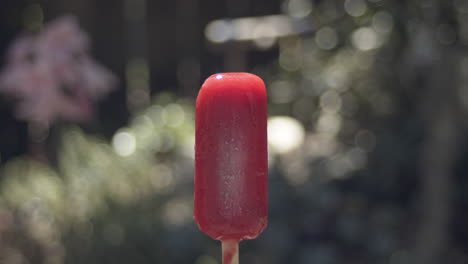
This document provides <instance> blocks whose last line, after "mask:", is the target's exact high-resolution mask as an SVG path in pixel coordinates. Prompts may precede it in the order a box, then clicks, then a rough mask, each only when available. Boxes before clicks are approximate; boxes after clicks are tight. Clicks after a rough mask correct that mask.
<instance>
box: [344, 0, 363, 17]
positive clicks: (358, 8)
mask: <svg viewBox="0 0 468 264" xmlns="http://www.w3.org/2000/svg"><path fill="white" fill-rule="evenodd" d="M344 8H345V11H346V13H348V14H349V15H350V16H353V17H358V16H362V15H364V14H365V13H366V10H367V5H366V2H364V0H346V1H345V3H344Z"/></svg>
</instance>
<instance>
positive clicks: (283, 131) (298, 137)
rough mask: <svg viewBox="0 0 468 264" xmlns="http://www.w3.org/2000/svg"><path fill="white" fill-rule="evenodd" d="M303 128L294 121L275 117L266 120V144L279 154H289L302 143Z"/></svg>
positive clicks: (284, 117)
mask: <svg viewBox="0 0 468 264" xmlns="http://www.w3.org/2000/svg"><path fill="white" fill-rule="evenodd" d="M304 136H305V132H304V127H303V126H302V124H301V123H300V122H299V121H297V120H296V119H294V118H292V117H288V116H275V117H271V118H269V119H268V143H269V144H270V146H271V149H272V150H273V151H274V152H276V153H279V154H283V153H287V152H290V151H292V150H294V149H296V148H298V147H299V146H300V145H301V144H302V143H303V142H304Z"/></svg>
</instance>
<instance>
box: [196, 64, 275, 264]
mask: <svg viewBox="0 0 468 264" xmlns="http://www.w3.org/2000/svg"><path fill="white" fill-rule="evenodd" d="M266 119H267V100H266V89H265V85H264V83H263V81H262V79H260V78H259V77H257V76H256V75H253V74H249V73H220V74H215V75H212V76H210V77H209V78H208V79H207V80H206V81H205V83H204V84H203V86H202V88H201V89H200V91H199V93H198V97H197V102H196V133H195V134H196V135H195V204H194V206H195V208H194V215H195V219H196V221H197V223H198V226H199V227H200V229H201V230H202V231H203V232H204V233H206V234H207V235H209V236H210V237H212V238H213V239H217V240H221V241H222V242H223V255H224V257H223V263H225V264H228V263H235V261H234V260H229V259H233V258H236V257H234V256H235V255H236V254H237V243H238V242H239V241H241V240H244V239H253V238H256V237H257V236H258V235H259V234H260V233H261V232H262V231H263V230H264V229H265V227H266V225H267V215H268V193H267V190H268V189H267V179H268V176H267V170H268V164H267V162H268V161H267V127H266V124H267V123H266ZM231 261H233V262H231Z"/></svg>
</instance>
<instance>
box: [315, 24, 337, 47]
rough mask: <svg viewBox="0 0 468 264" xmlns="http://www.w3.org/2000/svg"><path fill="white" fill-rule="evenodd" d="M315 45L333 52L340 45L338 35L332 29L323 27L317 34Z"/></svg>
mask: <svg viewBox="0 0 468 264" xmlns="http://www.w3.org/2000/svg"><path fill="white" fill-rule="evenodd" d="M315 43H316V44H317V46H318V47H319V48H321V49H324V50H331V49H333V48H334V47H336V45H337V44H338V35H337V34H336V31H335V30H334V29H333V28H331V27H323V28H321V29H319V30H318V31H317V33H316V34H315Z"/></svg>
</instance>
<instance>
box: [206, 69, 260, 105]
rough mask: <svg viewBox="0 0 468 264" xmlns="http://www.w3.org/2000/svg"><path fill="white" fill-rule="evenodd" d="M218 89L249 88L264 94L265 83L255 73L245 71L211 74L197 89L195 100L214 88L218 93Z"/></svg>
mask: <svg viewBox="0 0 468 264" xmlns="http://www.w3.org/2000/svg"><path fill="white" fill-rule="evenodd" d="M220 89H222V90H226V91H228V90H232V89H242V90H246V91H247V90H250V91H253V92H256V93H261V94H265V95H266V88H265V83H264V82H263V80H262V79H261V78H260V77H258V76H257V75H255V74H251V73H247V72H226V73H217V74H213V75H211V76H210V77H208V78H207V79H206V80H205V82H204V83H203V85H202V87H201V89H200V91H199V94H198V95H199V96H198V97H197V102H198V99H199V98H203V96H202V94H203V93H205V92H210V93H211V92H215V91H214V90H216V93H220V92H222V90H221V91H220Z"/></svg>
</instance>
